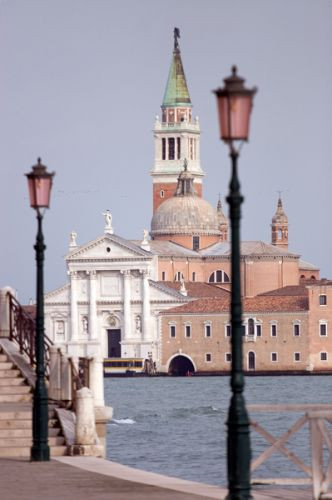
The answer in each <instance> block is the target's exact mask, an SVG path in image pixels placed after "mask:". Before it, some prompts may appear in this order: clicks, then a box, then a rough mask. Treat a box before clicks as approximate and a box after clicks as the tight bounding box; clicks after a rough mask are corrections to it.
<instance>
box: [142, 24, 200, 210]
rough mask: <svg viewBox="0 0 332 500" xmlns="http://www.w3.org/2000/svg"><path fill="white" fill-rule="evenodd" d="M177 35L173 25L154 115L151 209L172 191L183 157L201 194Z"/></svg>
mask: <svg viewBox="0 0 332 500" xmlns="http://www.w3.org/2000/svg"><path fill="white" fill-rule="evenodd" d="M179 38H180V31H179V29H178V28H175V29H174V49H173V58H172V62H171V67H170V70H169V75H168V80H167V85H166V90H165V95H164V99H163V103H162V105H161V112H162V118H161V120H160V119H159V116H157V117H156V121H155V127H154V139H155V160H154V165H153V168H152V170H151V172H150V173H151V175H152V178H153V213H155V211H156V210H157V208H158V207H159V205H160V204H161V203H163V202H164V201H166V200H167V199H168V198H171V197H172V196H173V195H174V193H175V191H176V187H177V180H178V176H179V174H180V172H181V170H182V165H183V161H184V159H185V158H187V161H188V171H189V172H190V173H191V174H192V175H193V177H194V184H195V190H196V192H197V194H198V196H202V177H203V176H204V173H203V171H202V169H201V166H200V149H199V147H200V146H199V141H200V128H199V121H198V118H195V120H193V118H192V104H191V100H190V95H189V91H188V87H187V81H186V77H185V74H184V70H183V65H182V60H181V53H180V48H179V42H178V39H179Z"/></svg>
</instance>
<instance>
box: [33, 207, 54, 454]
mask: <svg viewBox="0 0 332 500" xmlns="http://www.w3.org/2000/svg"><path fill="white" fill-rule="evenodd" d="M42 220H43V216H42V214H41V213H40V211H39V210H37V221H38V232H37V238H36V244H35V246H34V249H35V251H36V262H37V312H36V337H35V353H36V386H35V391H34V396H33V418H32V430H33V433H32V435H33V444H32V448H31V460H33V461H39V462H43V461H48V460H49V459H50V448H49V445H48V394H47V388H46V384H45V352H44V250H45V249H46V246H45V245H44V236H43V232H42Z"/></svg>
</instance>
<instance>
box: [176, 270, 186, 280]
mask: <svg viewBox="0 0 332 500" xmlns="http://www.w3.org/2000/svg"><path fill="white" fill-rule="evenodd" d="M181 280H184V276H183V273H181V271H177V272H176V273H175V276H174V281H181Z"/></svg>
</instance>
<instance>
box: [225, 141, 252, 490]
mask: <svg viewBox="0 0 332 500" xmlns="http://www.w3.org/2000/svg"><path fill="white" fill-rule="evenodd" d="M230 157H231V160H232V176H231V181H230V184H229V195H228V197H227V202H228V204H229V208H230V219H231V237H232V246H231V270H232V290H231V292H232V294H231V325H232V336H231V344H232V369H231V389H232V397H231V402H230V407H229V411H228V420H227V426H228V437H227V463H228V485H229V498H230V499H232V500H233V499H234V500H242V499H247V498H251V496H250V458H251V452H250V434H249V433H250V428H249V425H250V423H249V417H248V413H247V410H246V407H245V401H244V397H243V390H244V375H243V366H242V356H243V355H242V301H241V274H240V219H241V204H242V202H243V197H242V196H241V193H240V182H239V178H238V173H237V159H238V152H237V151H235V150H234V149H233V148H231V152H230Z"/></svg>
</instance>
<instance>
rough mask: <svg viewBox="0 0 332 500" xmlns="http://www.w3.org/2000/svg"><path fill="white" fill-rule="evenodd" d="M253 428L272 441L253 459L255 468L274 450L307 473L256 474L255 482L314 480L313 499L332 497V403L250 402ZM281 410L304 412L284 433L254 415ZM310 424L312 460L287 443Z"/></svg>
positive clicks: (278, 482) (285, 482) (287, 483)
mask: <svg viewBox="0 0 332 500" xmlns="http://www.w3.org/2000/svg"><path fill="white" fill-rule="evenodd" d="M248 411H249V414H250V420H251V422H250V424H251V428H252V429H253V430H255V431H256V432H257V433H258V434H260V435H261V436H262V437H263V438H264V439H266V441H267V442H268V443H269V446H268V447H267V448H266V449H265V450H264V451H263V452H262V453H261V454H260V455H259V456H258V457H257V458H255V459H254V460H252V462H251V471H252V472H253V471H255V470H256V469H258V467H260V466H261V465H262V464H263V463H264V462H265V461H266V460H267V459H268V458H269V457H270V456H271V455H272V454H273V453H280V454H282V455H283V456H284V457H286V458H287V459H288V460H289V461H290V462H291V463H292V465H295V466H296V467H297V469H299V470H300V471H302V472H304V473H305V476H306V477H303V478H295V477H293V478H292V477H276V478H254V479H252V484H256V485H257V484H275V485H304V484H312V487H313V499H314V500H318V499H323V498H331V496H330V493H328V488H329V485H331V484H332V434H331V433H330V432H329V429H328V428H327V426H326V423H327V422H329V423H332V404H304V405H301V404H300V405H298V404H294V405H290V404H284V405H283V404H280V405H248ZM262 412H265V413H270V412H273V413H281V412H298V413H299V412H300V413H302V415H301V416H300V417H299V418H298V419H297V420H296V422H295V423H294V424H293V425H292V426H291V427H290V428H289V429H287V430H286V431H285V432H284V433H283V434H282V435H281V436H280V437H275V436H273V435H272V434H271V433H270V432H268V431H267V430H266V429H264V427H263V426H262V425H260V424H259V423H258V422H256V421H254V420H253V419H252V414H253V413H262ZM306 424H308V426H309V432H310V443H308V449H310V448H311V464H309V465H308V464H306V463H304V462H303V460H301V458H300V457H298V456H297V455H296V454H295V453H294V452H293V451H291V450H290V449H289V448H287V447H286V446H285V444H286V442H287V441H288V440H289V439H290V438H291V437H292V436H294V435H295V434H296V433H297V432H298V431H299V430H300V429H301V428H302V427H303V426H305V425H306ZM324 444H325V447H326V449H327V450H328V453H329V459H328V461H327V464H326V466H325V470H324V463H323V446H324Z"/></svg>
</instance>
